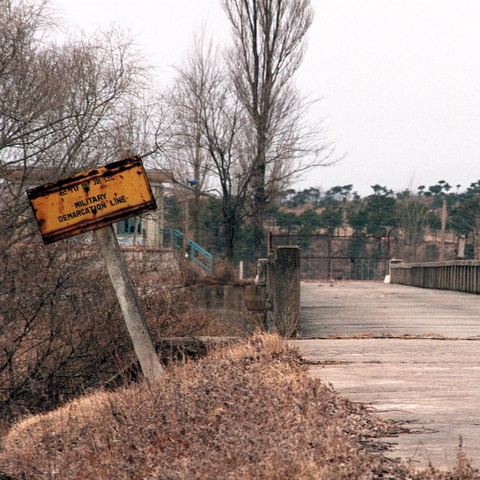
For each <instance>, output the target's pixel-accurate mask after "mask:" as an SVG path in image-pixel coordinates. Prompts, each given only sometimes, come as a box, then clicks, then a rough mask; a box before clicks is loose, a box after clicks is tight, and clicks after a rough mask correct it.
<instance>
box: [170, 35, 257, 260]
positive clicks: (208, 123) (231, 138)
mask: <svg viewBox="0 0 480 480" xmlns="http://www.w3.org/2000/svg"><path fill="white" fill-rule="evenodd" d="M218 57H219V54H218V51H217V50H215V49H214V48H213V46H212V44H211V43H210V42H206V41H205V39H204V37H203V36H202V37H201V38H198V39H197V41H196V44H195V48H194V51H193V54H192V55H191V56H190V57H189V59H188V62H187V64H186V66H185V67H184V68H181V69H179V70H178V78H177V84H176V90H175V94H174V95H172V97H173V98H175V99H176V100H175V101H176V111H178V118H179V119H180V121H179V124H178V127H179V134H178V143H177V145H176V146H177V155H186V156H187V157H188V155H189V154H190V157H189V158H185V157H184V161H183V162H182V163H184V164H187V165H189V167H190V169H192V172H193V174H194V175H199V176H198V177H197V178H198V179H199V183H198V184H197V186H196V187H197V190H196V193H197V195H200V192H201V191H202V190H203V189H204V187H205V185H206V182H207V181H208V182H210V187H211V188H210V190H211V192H212V193H213V192H216V193H217V194H218V195H219V196H220V198H221V201H222V226H223V233H224V239H225V245H226V258H227V259H228V260H230V261H232V260H233V256H234V250H235V240H236V237H237V234H238V229H239V226H240V223H241V221H242V219H243V218H244V217H245V208H244V207H245V202H246V197H247V193H248V190H249V186H250V185H251V179H252V171H251V168H250V163H249V159H248V158H247V156H246V155H245V151H246V142H247V137H246V135H245V133H246V129H245V126H246V123H247V118H246V117H245V114H244V109H243V107H242V105H241V104H240V102H239V101H238V99H237V98H236V96H235V95H234V89H233V88H232V85H231V83H230V78H229V76H228V75H226V72H225V69H224V68H223V66H222V64H219V62H218V61H217V59H218ZM198 198H199V197H197V199H196V200H197V201H198Z"/></svg>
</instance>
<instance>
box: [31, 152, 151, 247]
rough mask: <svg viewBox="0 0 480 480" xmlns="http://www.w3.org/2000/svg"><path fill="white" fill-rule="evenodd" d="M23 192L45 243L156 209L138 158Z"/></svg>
mask: <svg viewBox="0 0 480 480" xmlns="http://www.w3.org/2000/svg"><path fill="white" fill-rule="evenodd" d="M135 174H137V175H135ZM132 175H134V176H133V177H132ZM27 194H28V198H29V200H30V204H31V206H32V209H33V211H34V214H35V218H36V219H37V224H38V226H39V228H40V232H41V234H42V237H43V240H44V242H45V243H51V242H55V241H57V240H61V239H63V238H67V237H70V236H73V235H78V234H80V233H84V232H87V231H90V230H94V229H96V228H101V227H104V226H106V225H110V224H112V223H114V222H118V221H120V220H122V219H126V218H130V217H133V216H137V215H140V214H141V213H144V212H146V211H151V210H155V209H156V208H157V206H156V203H155V199H154V197H153V194H152V191H151V188H150V185H149V183H148V178H147V176H146V173H145V170H144V168H143V164H142V162H141V159H140V157H131V158H127V159H125V160H121V161H119V162H114V163H111V164H109V165H105V166H104V167H101V168H96V169H94V170H90V171H88V172H82V173H79V174H77V175H74V176H72V177H70V178H66V179H62V180H58V181H57V182H52V183H49V184H45V185H41V186H40V187H36V188H33V189H30V190H28V191H27Z"/></svg>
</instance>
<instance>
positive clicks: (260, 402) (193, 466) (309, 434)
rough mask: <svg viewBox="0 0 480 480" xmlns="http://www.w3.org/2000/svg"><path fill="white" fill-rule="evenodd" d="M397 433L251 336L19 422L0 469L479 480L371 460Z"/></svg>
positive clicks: (273, 344) (279, 349)
mask: <svg viewBox="0 0 480 480" xmlns="http://www.w3.org/2000/svg"><path fill="white" fill-rule="evenodd" d="M396 429H397V427H396V426H395V425H394V424H390V423H388V422H384V421H381V420H379V419H378V418H377V417H374V416H372V415H370V414H369V413H368V411H367V410H365V409H364V408H363V407H362V406H359V405H357V404H352V403H350V402H348V401H347V400H345V399H343V398H342V397H340V396H339V395H338V394H336V393H335V392H334V391H333V390H332V389H331V388H330V387H328V386H326V385H325V384H323V383H322V382H321V381H319V380H318V379H312V378H311V377H310V376H309V375H308V372H307V370H306V367H305V366H304V365H302V362H301V358H300V356H299V354H298V351H297V350H296V349H293V348H291V347H288V346H287V345H286V344H285V343H284V342H283V341H282V340H281V339H280V338H279V337H276V336H268V335H255V336H253V337H251V338H250V339H248V340H245V341H242V342H240V343H236V344H231V345H229V346H226V347H225V346H223V347H222V348H221V349H218V350H215V351H212V352H211V353H210V354H209V355H208V356H207V357H206V358H203V359H201V360H199V361H197V362H189V363H186V364H183V365H176V366H172V368H171V370H170V371H169V373H168V375H167V376H166V378H165V379H164V381H162V382H161V384H159V385H158V386H157V387H156V388H155V389H154V390H151V389H149V388H148V387H147V385H146V384H144V383H140V384H136V385H134V386H131V387H129V388H125V389H122V390H120V391H118V392H115V393H96V394H93V395H90V396H87V397H83V398H81V399H78V400H75V401H73V402H71V403H69V404H68V405H66V406H65V407H63V408H61V409H58V410H56V411H54V412H50V413H48V414H44V415H38V416H34V417H30V418H27V419H26V420H24V421H22V422H20V423H17V424H16V425H14V426H13V427H12V428H11V430H10V431H9V433H8V435H7V436H6V437H5V438H4V440H3V449H2V451H1V452H0V471H3V472H5V474H8V475H10V476H11V477H13V478H16V479H20V478H25V479H53V478H55V479H57V478H59V479H90V478H95V479H97V480H103V479H105V480H106V479H182V480H183V479H332V480H338V479H346V478H349V479H380V478H383V479H407V478H411V479H420V478H422V479H427V478H428V479H447V478H451V479H459V480H460V479H470V478H480V477H476V476H472V475H475V472H473V471H472V469H471V468H470V467H469V465H468V463H465V462H464V461H463V463H462V462H459V467H458V469H459V470H458V472H457V473H453V474H451V475H452V476H443V475H444V474H440V473H439V472H436V471H434V469H433V468H432V469H431V470H430V471H429V472H424V473H422V474H421V475H420V474H413V473H411V472H409V471H408V469H407V467H406V466H402V465H399V464H396V463H393V462H392V461H389V460H387V459H385V458H384V457H383V456H382V455H381V454H379V453H375V452H374V451H375V450H377V452H378V449H376V448H375V447H376V446H378V439H376V437H379V436H385V435H388V434H389V433H392V432H393V431H395V430H396ZM445 475H447V474H445ZM448 475H450V474H448ZM455 475H456V476H455ZM466 475H470V476H466Z"/></svg>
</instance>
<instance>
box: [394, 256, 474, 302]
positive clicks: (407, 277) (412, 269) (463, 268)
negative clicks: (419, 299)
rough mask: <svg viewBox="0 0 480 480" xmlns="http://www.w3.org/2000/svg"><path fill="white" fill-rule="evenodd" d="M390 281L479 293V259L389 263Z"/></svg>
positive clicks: (414, 285) (413, 285)
mask: <svg viewBox="0 0 480 480" xmlns="http://www.w3.org/2000/svg"><path fill="white" fill-rule="evenodd" d="M390 282H391V283H397V284H400V285H409V286H412V287H421V288H433V289H437V290H454V291H457V292H467V293H477V294H478V293H480V260H453V261H447V262H422V263H420V262H419V263H403V262H398V263H397V262H394V261H391V263H390Z"/></svg>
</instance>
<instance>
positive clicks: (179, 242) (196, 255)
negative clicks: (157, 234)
mask: <svg viewBox="0 0 480 480" xmlns="http://www.w3.org/2000/svg"><path fill="white" fill-rule="evenodd" d="M162 232H163V235H164V244H165V243H169V242H165V237H167V238H168V236H170V238H171V242H172V243H171V244H172V246H173V247H174V248H178V249H179V250H181V249H182V248H183V233H182V232H181V231H180V230H176V229H173V228H164V229H163V230H162ZM185 253H187V254H188V258H189V260H191V261H193V262H195V263H197V264H198V265H200V266H201V267H202V268H204V269H205V270H208V271H209V272H210V273H212V268H213V256H212V255H211V254H210V253H208V252H207V251H206V250H204V249H203V248H202V247H201V246H200V245H199V244H198V243H195V242H194V241H193V240H192V239H190V238H187V252H185Z"/></svg>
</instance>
